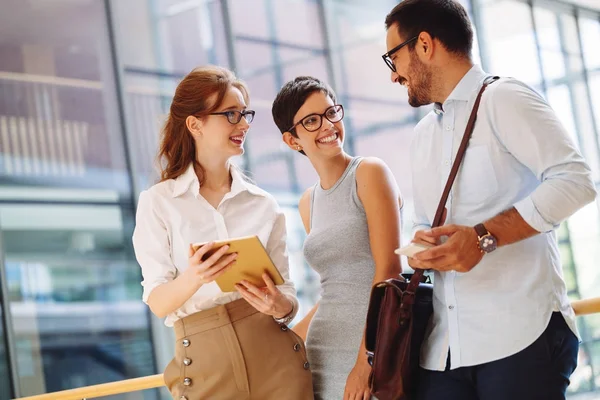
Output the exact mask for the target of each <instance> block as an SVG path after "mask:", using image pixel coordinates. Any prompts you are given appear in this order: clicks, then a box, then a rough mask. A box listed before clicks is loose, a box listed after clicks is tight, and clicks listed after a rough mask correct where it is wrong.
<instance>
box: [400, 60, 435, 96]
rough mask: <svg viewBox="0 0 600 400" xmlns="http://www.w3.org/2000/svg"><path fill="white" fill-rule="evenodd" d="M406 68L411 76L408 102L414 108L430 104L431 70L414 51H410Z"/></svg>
mask: <svg viewBox="0 0 600 400" xmlns="http://www.w3.org/2000/svg"><path fill="white" fill-rule="evenodd" d="M408 70H409V72H410V76H411V77H412V79H411V81H410V85H409V87H408V104H410V105H411V106H412V107H415V108H417V107H421V106H426V105H428V104H431V103H432V101H431V87H432V85H433V81H432V78H433V73H432V72H431V70H430V69H429V68H427V66H426V65H425V64H423V63H422V62H421V60H419V58H418V57H417V55H416V54H414V52H411V53H410V61H409V63H408ZM402 81H403V80H401V82H402Z"/></svg>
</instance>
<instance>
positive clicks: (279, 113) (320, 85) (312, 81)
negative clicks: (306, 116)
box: [271, 76, 336, 137]
mask: <svg viewBox="0 0 600 400" xmlns="http://www.w3.org/2000/svg"><path fill="white" fill-rule="evenodd" d="M315 92H322V93H323V94H325V95H327V96H329V98H330V99H331V100H332V101H333V103H334V104H335V103H336V97H335V92H334V91H333V89H331V87H330V86H329V85H328V84H326V83H325V82H322V81H320V80H319V79H317V78H313V77H312V76H298V77H296V78H294V79H293V80H291V81H289V82H287V83H286V84H285V85H283V87H282V88H281V90H279V93H277V96H276V97H275V100H273V107H272V108H271V113H272V114H273V120H274V121H275V125H277V127H278V128H279V130H280V131H281V133H282V134H283V133H284V132H287V131H288V130H289V129H290V127H291V126H292V125H294V115H296V113H297V112H298V110H299V109H300V107H302V105H303V104H304V102H305V101H306V99H307V98H308V97H309V96H310V95H311V94H313V93H315ZM290 133H291V134H292V135H294V136H295V137H298V136H297V135H296V132H290Z"/></svg>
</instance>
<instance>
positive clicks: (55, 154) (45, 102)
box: [0, 0, 130, 196]
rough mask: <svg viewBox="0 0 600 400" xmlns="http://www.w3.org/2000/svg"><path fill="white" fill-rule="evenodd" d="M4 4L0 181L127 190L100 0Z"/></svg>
mask: <svg viewBox="0 0 600 400" xmlns="http://www.w3.org/2000/svg"><path fill="white" fill-rule="evenodd" d="M9 4H10V5H7V4H4V5H3V8H4V9H5V10H9V9H10V12H2V15H1V16H0V27H1V28H0V33H1V34H0V60H2V61H1V62H0V182H2V183H11V184H15V185H19V186H33V187H41V186H63V187H64V186H67V187H73V188H109V189H110V190H114V191H116V192H117V193H120V194H123V195H125V196H128V195H129V190H130V188H129V184H128V179H127V173H126V163H125V156H124V150H123V141H122V137H121V135H120V132H121V129H120V126H119V123H118V113H117V108H116V104H117V102H116V101H115V99H116V95H115V85H114V76H113V64H112V59H111V56H110V54H111V53H110V48H109V42H108V32H107V26H106V15H105V10H104V3H103V2H97V1H93V2H90V1H80V0H77V1H71V2H68V3H46V2H43V1H27V2H23V1H16V0H13V1H9Z"/></svg>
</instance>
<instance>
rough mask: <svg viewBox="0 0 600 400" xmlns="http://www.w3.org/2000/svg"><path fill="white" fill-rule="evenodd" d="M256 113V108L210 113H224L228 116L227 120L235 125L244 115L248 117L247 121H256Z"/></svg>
mask: <svg viewBox="0 0 600 400" xmlns="http://www.w3.org/2000/svg"><path fill="white" fill-rule="evenodd" d="M254 114H256V112H255V111H254V110H243V111H237V110H230V111H221V112H214V113H210V114H209V115H224V116H226V117H227V122H229V123H230V124H233V125H235V124H238V123H239V122H240V121H241V120H242V117H244V118H245V119H246V122H247V123H249V124H250V123H251V122H252V121H254Z"/></svg>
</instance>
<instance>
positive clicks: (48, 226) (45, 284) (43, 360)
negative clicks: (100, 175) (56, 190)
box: [0, 204, 157, 399]
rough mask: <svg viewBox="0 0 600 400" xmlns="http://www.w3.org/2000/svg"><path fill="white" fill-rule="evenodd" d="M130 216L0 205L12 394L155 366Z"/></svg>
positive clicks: (109, 210) (99, 209)
mask: <svg viewBox="0 0 600 400" xmlns="http://www.w3.org/2000/svg"><path fill="white" fill-rule="evenodd" d="M132 218H133V215H132V211H131V210H125V209H120V208H119V207H117V206H111V205H104V206H92V205H89V206H86V205H81V206H72V205H25V204H4V205H1V206H0V233H1V234H2V241H3V244H4V264H5V269H6V276H3V277H2V279H6V286H7V288H8V292H7V293H5V296H6V306H7V307H6V308H7V309H8V310H9V312H10V314H11V320H12V322H13V331H14V337H15V341H16V343H15V349H14V350H15V351H16V353H15V359H16V363H17V370H16V371H14V373H16V375H17V378H18V382H19V389H20V395H22V396H28V395H35V394H40V393H46V392H52V391H57V390H63V389H70V388H75V387H80V386H87V385H93V384H98V383H104V382H108V381H115V380H122V379H127V378H134V377H139V376H145V375H151V374H153V373H155V363H154V355H153V350H152V342H151V339H150V326H149V320H148V308H147V307H146V305H144V304H143V303H142V301H141V295H142V288H141V286H140V270H139V267H138V266H137V264H136V263H135V260H134V258H133V252H132V249H131V244H130V243H131V242H130V240H129V238H130V237H131V226H132V224H133V221H132ZM119 398H121V399H127V397H126V396H121V397H119ZM156 398H157V397H156V396H155V395H151V394H150V395H148V396H147V397H146V399H156Z"/></svg>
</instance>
